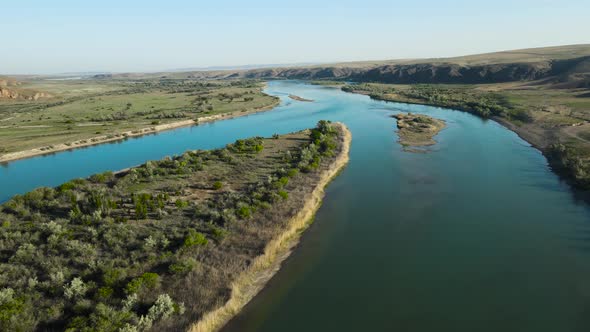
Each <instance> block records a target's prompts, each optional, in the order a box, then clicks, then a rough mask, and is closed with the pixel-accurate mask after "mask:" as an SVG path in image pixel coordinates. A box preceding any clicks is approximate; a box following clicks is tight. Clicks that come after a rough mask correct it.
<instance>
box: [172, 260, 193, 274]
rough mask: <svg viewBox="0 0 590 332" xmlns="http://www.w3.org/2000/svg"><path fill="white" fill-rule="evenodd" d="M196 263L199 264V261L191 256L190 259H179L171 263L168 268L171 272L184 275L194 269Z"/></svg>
mask: <svg viewBox="0 0 590 332" xmlns="http://www.w3.org/2000/svg"><path fill="white" fill-rule="evenodd" d="M196 265H197V262H196V261H195V260H194V259H192V258H189V259H185V260H179V261H177V262H176V263H172V264H170V266H169V267H168V270H169V271H170V272H171V273H174V274H179V275H183V274H187V273H189V272H190V271H192V270H193V269H194V268H195V266H196Z"/></svg>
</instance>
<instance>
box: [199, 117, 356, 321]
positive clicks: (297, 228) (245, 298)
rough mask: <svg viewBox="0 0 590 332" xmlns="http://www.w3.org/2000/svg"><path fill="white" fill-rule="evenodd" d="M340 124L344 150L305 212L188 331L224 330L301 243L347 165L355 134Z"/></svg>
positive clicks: (297, 216)
mask: <svg viewBox="0 0 590 332" xmlns="http://www.w3.org/2000/svg"><path fill="white" fill-rule="evenodd" d="M338 125H339V126H340V128H341V130H342V133H343V141H342V149H341V151H340V153H339V154H338V156H337V157H336V159H335V160H334V161H333V162H332V164H331V165H330V167H329V168H328V169H326V170H325V171H323V172H322V174H321V177H320V180H319V181H318V183H317V184H316V185H315V187H314V189H313V191H312V192H311V194H310V195H309V196H308V197H307V199H306V201H305V204H304V206H303V207H302V209H301V210H299V212H298V213H297V214H296V215H295V216H294V217H293V218H292V219H291V220H289V222H288V227H287V228H286V229H285V231H284V232H282V233H281V234H279V235H278V236H277V237H275V238H274V239H273V240H272V241H271V242H270V243H268V244H267V245H266V247H265V250H264V254H263V255H261V256H258V257H257V258H256V259H255V260H254V261H253V262H252V264H251V265H250V267H249V268H248V269H247V270H246V271H244V272H243V273H241V274H240V275H239V276H238V277H237V278H236V280H235V281H234V282H233V283H232V287H231V297H230V299H229V300H228V301H227V302H226V303H225V304H224V305H223V306H221V307H219V308H217V309H216V310H214V311H211V312H209V313H206V314H205V315H204V316H203V317H202V318H201V319H200V320H199V321H198V322H197V323H196V324H194V325H193V326H191V328H190V329H189V331H191V332H209V331H217V330H219V329H221V328H222V327H223V326H224V325H225V324H226V323H227V322H228V321H229V320H230V319H231V318H232V317H234V316H235V315H236V314H237V313H238V312H239V311H240V310H241V309H242V308H243V307H244V306H245V305H246V304H247V303H248V302H249V301H250V300H252V299H253V298H254V297H255V296H256V294H258V292H260V291H261V290H262V289H263V287H264V285H266V283H267V282H268V281H269V280H270V279H271V278H272V277H273V276H274V275H275V274H276V273H277V272H278V271H279V269H280V267H281V263H282V262H283V261H284V260H285V259H287V257H289V255H290V254H291V252H292V251H293V249H294V248H295V246H296V245H297V243H298V242H299V239H300V237H301V235H302V232H303V231H304V230H305V229H306V228H307V227H308V226H309V225H310V223H311V222H312V221H313V216H314V214H315V212H316V211H317V210H318V209H319V208H320V206H321V203H322V199H323V196H324V188H325V187H326V186H327V185H328V184H329V183H330V181H331V180H332V179H333V178H335V177H336V176H337V175H338V173H339V172H340V171H341V170H342V169H343V168H344V167H345V166H346V164H347V163H348V160H349V150H350V143H351V141H352V135H351V133H350V131H349V130H348V128H346V126H345V125H343V124H341V123H338Z"/></svg>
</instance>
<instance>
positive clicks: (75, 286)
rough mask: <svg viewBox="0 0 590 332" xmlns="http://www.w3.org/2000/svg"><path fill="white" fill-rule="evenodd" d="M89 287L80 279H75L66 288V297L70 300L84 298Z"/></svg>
mask: <svg viewBox="0 0 590 332" xmlns="http://www.w3.org/2000/svg"><path fill="white" fill-rule="evenodd" d="M87 290H88V287H87V286H86V285H85V284H84V281H82V279H80V278H74V279H72V281H71V282H70V283H69V284H68V285H65V286H64V295H65V296H66V298H68V299H74V298H79V297H82V296H83V295H84V294H86V291H87Z"/></svg>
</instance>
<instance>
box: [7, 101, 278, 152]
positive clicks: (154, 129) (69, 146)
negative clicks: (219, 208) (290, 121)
mask: <svg viewBox="0 0 590 332" xmlns="http://www.w3.org/2000/svg"><path fill="white" fill-rule="evenodd" d="M279 104H280V99H275V102H274V103H273V104H272V105H268V106H265V107H261V108H257V109H253V110H249V111H240V112H231V113H222V114H216V115H210V116H204V117H199V118H197V119H195V120H182V121H177V122H171V123H167V124H161V125H154V126H151V127H147V128H142V129H137V130H129V131H125V132H120V133H114V134H108V135H100V136H95V137H92V138H89V139H82V140H77V141H73V142H67V143H62V144H56V145H51V146H45V147H39V148H34V149H29V150H24V151H18V152H12V153H7V154H4V155H2V156H0V163H4V162H9V161H14V160H19V159H26V158H31V157H36V156H40V155H44V154H51V153H56V152H61V151H66V150H73V149H78V148H84V147H88V146H92V145H97V144H103V143H110V142H115V141H120V140H125V139H127V138H131V137H139V136H143V135H149V134H155V133H158V132H162V131H166V130H172V129H177V128H181V127H188V126H193V125H198V124H200V123H206V122H213V121H218V120H227V119H233V118H237V117H241V116H246V115H252V114H255V113H259V112H265V111H269V110H272V109H273V108H275V107H276V106H278V105H279Z"/></svg>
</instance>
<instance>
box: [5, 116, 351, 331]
mask: <svg viewBox="0 0 590 332" xmlns="http://www.w3.org/2000/svg"><path fill="white" fill-rule="evenodd" d="M347 133H348V132H347V130H346V128H345V127H344V126H341V125H337V124H330V123H328V122H325V121H320V123H319V124H318V126H317V127H316V128H314V129H312V130H307V131H303V132H297V133H293V134H288V135H284V136H275V137H273V138H269V139H264V138H260V137H256V138H251V139H246V140H238V141H236V142H235V143H234V144H230V145H228V146H227V147H226V148H224V149H218V150H213V151H192V152H187V153H185V154H183V155H180V156H175V157H173V158H166V159H163V160H160V161H149V162H147V163H145V164H144V165H141V166H139V167H136V168H132V169H130V170H126V171H123V172H119V173H111V172H107V173H102V174H96V175H93V176H91V177H90V178H88V179H76V180H72V181H70V182H67V183H64V184H62V185H61V186H59V187H57V188H40V189H37V190H34V191H32V192H29V193H27V194H24V195H22V196H16V197H14V198H13V199H11V200H10V201H9V202H7V203H5V204H3V205H2V206H0V222H1V225H2V227H0V269H2V271H3V273H2V275H1V278H0V330H3V331H19V330H23V331H28V330H68V331H137V330H141V331H143V330H150V331H179V330H183V329H186V328H188V327H189V326H190V325H191V324H192V323H194V322H196V321H199V320H200V319H202V318H203V317H204V315H205V314H206V313H209V314H207V315H206V317H207V318H206V319H205V320H204V322H205V323H200V325H199V326H201V327H195V329H197V330H202V329H203V328H205V329H208V328H210V327H212V326H219V324H220V322H221V323H222V322H223V320H224V319H227V318H228V317H229V316H228V315H231V314H232V312H233V311H232V310H235V309H236V308H239V307H240V306H241V305H243V304H244V303H245V301H247V300H248V299H249V298H248V297H247V296H246V297H244V296H243V294H244V291H246V294H251V296H253V294H255V291H256V290H257V289H259V288H256V287H261V285H260V283H259V284H258V285H256V287H255V288H254V291H253V290H252V289H251V288H248V287H250V286H252V285H251V283H249V282H247V281H248V280H252V279H251V278H257V280H259V279H258V277H259V276H260V274H261V273H262V274H263V275H266V276H267V277H268V273H269V271H270V272H272V271H273V270H276V267H275V265H274V264H277V260H278V257H284V253H285V250H288V249H289V248H290V247H291V244H292V241H293V239H296V238H297V236H298V235H299V234H300V232H301V230H302V229H303V228H305V226H306V225H307V223H308V221H309V219H310V218H311V216H312V215H313V213H314V211H315V209H316V208H317V206H319V204H320V202H321V196H322V188H323V186H324V185H325V184H326V183H327V182H328V181H329V179H331V178H332V177H333V176H335V174H336V173H337V172H338V170H339V169H340V168H341V167H343V166H344V164H345V163H346V160H348V157H347V153H348V144H349V137H350V136H349V135H348V134H347ZM236 296H238V297H236ZM228 301H229V302H228ZM226 302H227V303H229V307H228V306H225V305H223V304H224V303H226ZM224 308H225V309H224ZM228 308H229V309H232V310H229V311H228ZM220 310H221V311H222V313H223V314H221V315H220V314H219V311H220ZM201 322H203V321H201ZM203 324H204V325H203ZM203 326H204V327H203Z"/></svg>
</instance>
